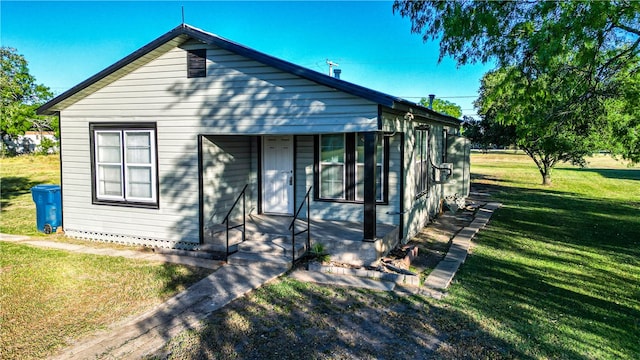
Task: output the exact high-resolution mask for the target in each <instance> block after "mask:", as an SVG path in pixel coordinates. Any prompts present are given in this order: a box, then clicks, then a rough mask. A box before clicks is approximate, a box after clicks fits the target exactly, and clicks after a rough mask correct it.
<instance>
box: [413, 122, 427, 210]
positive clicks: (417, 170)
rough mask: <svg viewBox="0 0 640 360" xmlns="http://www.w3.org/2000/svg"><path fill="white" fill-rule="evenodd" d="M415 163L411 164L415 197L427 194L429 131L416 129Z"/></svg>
mask: <svg viewBox="0 0 640 360" xmlns="http://www.w3.org/2000/svg"><path fill="white" fill-rule="evenodd" d="M414 133H415V141H416V146H415V161H414V163H413V165H414V166H413V168H414V171H413V172H414V178H415V194H416V197H421V196H423V195H427V196H428V194H429V129H428V128H416V129H415V130H414Z"/></svg>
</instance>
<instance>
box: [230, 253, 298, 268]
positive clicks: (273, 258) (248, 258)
mask: <svg viewBox="0 0 640 360" xmlns="http://www.w3.org/2000/svg"><path fill="white" fill-rule="evenodd" d="M227 263H228V264H229V265H242V266H248V265H255V264H263V265H274V266H287V267H290V266H291V257H289V256H282V255H272V254H262V253H251V252H240V251H239V252H237V253H235V254H232V255H230V256H229V258H228V259H227Z"/></svg>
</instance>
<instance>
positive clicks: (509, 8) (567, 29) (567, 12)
mask: <svg viewBox="0 0 640 360" xmlns="http://www.w3.org/2000/svg"><path fill="white" fill-rule="evenodd" d="M393 10H394V12H398V13H400V15H401V16H403V17H408V18H409V19H410V20H411V23H412V27H411V30H412V32H414V33H418V34H422V36H423V39H424V40H425V41H427V40H435V39H438V40H439V41H440V59H442V58H444V57H445V56H452V57H453V58H455V59H456V60H457V61H458V64H460V65H464V64H467V63H474V62H478V61H479V62H483V63H486V62H488V61H490V60H496V61H497V63H498V65H499V66H503V67H505V66H513V65H519V66H521V67H522V68H523V69H525V72H535V71H537V70H540V69H542V70H543V71H546V69H547V65H551V64H552V63H553V62H554V61H555V59H556V58H557V57H558V56H564V55H566V54H568V53H572V54H573V55H572V59H571V60H572V61H574V62H575V63H577V64H579V65H580V66H581V70H582V71H583V73H584V76H585V78H591V79H595V78H596V77H599V78H602V77H603V76H604V77H611V76H613V75H614V74H615V72H616V71H617V69H619V68H620V67H621V66H624V64H626V63H627V62H628V61H629V59H630V58H633V57H634V56H635V54H637V53H638V51H639V50H640V49H639V47H640V2H637V1H500V2H497V1H495V2H494V1H468V0H467V1H399V0H396V1H395V3H394V5H393ZM541 64H542V65H543V66H542V67H541V66H540V65H541ZM532 65H533V67H531V66H532ZM528 70H531V71H528Z"/></svg>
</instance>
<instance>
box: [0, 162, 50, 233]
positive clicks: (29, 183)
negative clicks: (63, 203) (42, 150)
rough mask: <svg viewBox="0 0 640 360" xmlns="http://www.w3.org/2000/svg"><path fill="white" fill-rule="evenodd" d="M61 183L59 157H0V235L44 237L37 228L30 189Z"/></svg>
mask: <svg viewBox="0 0 640 360" xmlns="http://www.w3.org/2000/svg"><path fill="white" fill-rule="evenodd" d="M39 184H60V159H59V157H58V155H23V156H16V157H5V158H0V209H1V210H0V214H1V221H0V232H2V233H7V234H21V235H30V236H44V234H42V233H39V232H38V231H37V229H36V212H35V204H34V202H33V199H32V198H31V188H32V187H33V186H35V185H39Z"/></svg>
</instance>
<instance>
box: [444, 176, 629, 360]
mask: <svg viewBox="0 0 640 360" xmlns="http://www.w3.org/2000/svg"><path fill="white" fill-rule="evenodd" d="M578 171H580V170H578ZM625 171H627V170H625ZM605 172H606V173H608V172H607V171H605ZM623 173H624V171H623ZM614 174H616V172H615V171H613V172H611V173H609V176H618V177H622V176H623V175H620V174H618V175H614ZM634 176H635V175H631V177H632V178H633V177H634ZM479 187H481V188H482V190H483V191H487V192H490V193H492V194H494V198H497V200H499V201H501V202H503V204H504V206H503V207H502V208H501V209H500V210H499V211H497V212H496V213H495V214H494V216H493V218H492V220H491V223H490V226H489V227H488V228H486V229H484V230H483V231H482V232H481V233H480V235H479V238H478V239H477V241H478V243H479V246H478V247H477V249H476V251H475V252H474V254H472V256H471V257H470V258H469V260H468V261H467V262H466V263H465V265H464V266H463V267H462V271H461V272H460V273H459V274H458V275H457V279H456V282H457V283H459V284H460V285H459V287H456V286H454V287H453V288H452V296H451V297H449V298H447V299H448V300H447V301H450V303H451V304H452V306H454V307H457V308H460V309H462V308H466V309H468V311H469V312H470V313H474V314H476V316H477V317H478V318H482V319H487V323H489V324H492V323H494V324H495V323H498V324H499V327H501V328H502V330H498V331H501V332H504V333H506V334H509V335H505V338H512V340H511V341H510V343H518V345H517V348H518V350H524V351H525V352H526V353H527V354H537V355H536V356H537V357H542V358H575V359H587V358H629V359H633V358H638V356H639V355H640V343H638V342H637V339H638V338H640V323H638V319H640V288H639V287H638V286H635V285H632V284H637V281H638V279H639V278H640V237H638V234H640V208H638V207H637V206H635V205H634V204H632V203H630V202H623V201H615V200H603V199H590V198H586V197H583V196H580V195H577V194H572V193H568V192H561V191H556V190H553V189H523V188H519V187H509V185H508V184H506V183H504V182H500V181H499V182H498V183H497V184H495V183H494V184H487V183H483V184H479Z"/></svg>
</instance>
